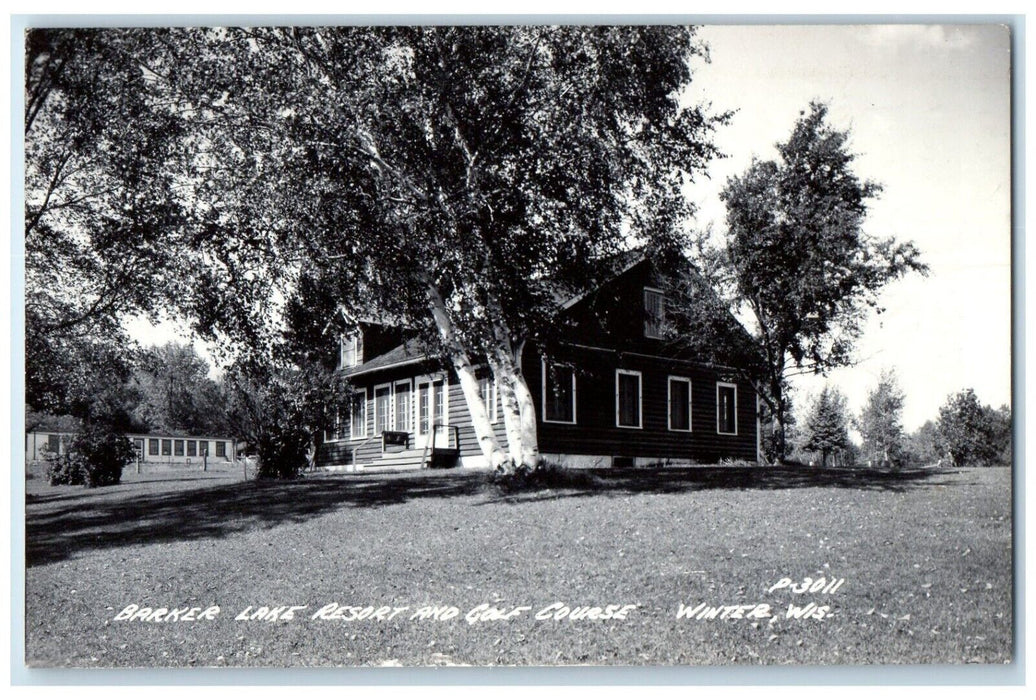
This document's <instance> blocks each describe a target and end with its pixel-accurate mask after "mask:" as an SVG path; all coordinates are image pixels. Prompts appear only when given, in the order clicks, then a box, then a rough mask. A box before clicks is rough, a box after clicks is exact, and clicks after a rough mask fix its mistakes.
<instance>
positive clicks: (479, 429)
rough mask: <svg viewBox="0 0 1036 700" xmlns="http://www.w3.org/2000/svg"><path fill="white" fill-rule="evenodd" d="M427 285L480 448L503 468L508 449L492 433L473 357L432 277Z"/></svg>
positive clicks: (432, 306) (495, 467)
mask: <svg viewBox="0 0 1036 700" xmlns="http://www.w3.org/2000/svg"><path fill="white" fill-rule="evenodd" d="M426 286H427V289H428V303H429V307H430V308H431V311H432V317H433V318H434V319H435V325H436V326H437V327H438V329H439V333H440V335H441V336H442V339H443V342H444V343H445V344H446V347H447V349H448V351H449V354H450V362H451V364H452V365H453V370H454V371H455V372H456V373H457V379H458V380H459V381H460V388H461V391H462V392H463V393H464V402H465V403H466V404H467V407H468V413H469V414H470V415H471V425H472V427H473V428H474V429H475V438H476V439H477V440H478V446H479V449H481V450H482V455H483V456H484V457H485V458H486V461H487V462H489V466H490V467H492V468H493V469H498V468H501V466H502V465H504V464H506V463H507V461H508V458H507V453H506V452H504V450H503V449H502V448H501V447H500V443H499V442H497V439H496V435H495V434H494V433H493V426H492V424H491V423H490V422H489V412H488V411H487V410H486V404H485V402H484V401H483V400H482V395H481V393H480V392H479V388H478V380H477V379H476V378H475V370H474V368H473V367H472V365H471V359H470V358H469V357H468V353H467V352H465V351H464V349H463V347H462V346H461V344H460V343H459V342H458V340H457V337H456V334H455V332H454V329H453V323H452V321H451V320H450V317H449V314H448V313H447V310H446V304H445V303H444V302H443V299H442V295H441V294H440V293H439V289H438V288H437V287H436V286H435V284H433V283H432V282H431V280H426Z"/></svg>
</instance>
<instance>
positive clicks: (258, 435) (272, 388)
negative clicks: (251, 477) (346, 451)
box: [222, 353, 345, 479]
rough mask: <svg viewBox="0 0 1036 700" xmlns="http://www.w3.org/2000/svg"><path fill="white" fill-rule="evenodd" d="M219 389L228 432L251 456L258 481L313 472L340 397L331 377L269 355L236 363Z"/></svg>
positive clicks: (330, 373) (314, 366)
mask: <svg viewBox="0 0 1036 700" xmlns="http://www.w3.org/2000/svg"><path fill="white" fill-rule="evenodd" d="M222 385H223V393H224V395H225V396H226V398H227V421H228V424H229V428H230V430H231V432H233V434H234V435H235V436H237V437H239V438H241V439H243V440H245V442H246V443H247V444H248V445H249V446H250V448H251V449H252V450H254V451H255V456H256V457H257V458H258V470H257V472H256V476H257V477H259V478H281V479H286V478H294V477H297V476H299V475H300V474H302V472H303V471H304V470H305V469H306V468H307V467H311V466H313V465H314V464H315V459H316V453H317V451H318V450H319V449H320V445H321V443H322V441H323V431H324V429H326V428H327V427H329V426H330V425H332V424H333V422H334V418H335V412H336V411H337V410H338V407H339V404H340V403H341V397H342V396H344V394H345V392H344V387H343V381H342V379H341V377H340V376H339V375H337V374H336V373H335V372H334V371H331V370H328V369H327V368H326V367H322V366H320V365H319V364H309V365H303V366H299V365H297V364H293V363H291V362H287V361H284V360H283V359H282V358H279V357H276V356H275V355H274V354H265V355H263V354H259V353H252V354H250V355H249V356H247V357H242V358H240V359H239V360H238V361H237V362H235V363H234V364H233V365H232V366H231V367H230V368H229V369H228V370H227V371H226V373H225V374H224V376H223V378H222Z"/></svg>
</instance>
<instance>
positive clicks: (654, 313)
mask: <svg viewBox="0 0 1036 700" xmlns="http://www.w3.org/2000/svg"><path fill="white" fill-rule="evenodd" d="M664 326H665V294H664V293H663V292H662V290H661V289H653V288H651V287H644V337H646V338H662V337H663V335H664V333H663V328H664Z"/></svg>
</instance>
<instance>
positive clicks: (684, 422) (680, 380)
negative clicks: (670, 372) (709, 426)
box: [669, 377, 691, 432]
mask: <svg viewBox="0 0 1036 700" xmlns="http://www.w3.org/2000/svg"><path fill="white" fill-rule="evenodd" d="M669 429H670V430H683V431H687V432H690V430H691V380H690V379H687V378H686V377H669Z"/></svg>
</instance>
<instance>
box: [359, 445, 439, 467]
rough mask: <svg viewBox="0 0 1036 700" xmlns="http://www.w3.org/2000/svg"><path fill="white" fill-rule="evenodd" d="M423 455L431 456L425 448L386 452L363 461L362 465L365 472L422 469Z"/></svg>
mask: <svg viewBox="0 0 1036 700" xmlns="http://www.w3.org/2000/svg"><path fill="white" fill-rule="evenodd" d="M422 457H426V458H427V457H429V455H425V451H424V450H423V449H422V450H416V449H415V450H401V451H400V452H386V453H385V454H383V455H381V456H380V457H377V458H375V459H373V460H371V461H370V462H367V463H361V465H360V466H361V468H362V469H363V471H365V472H366V471H373V470H375V469H420V468H421V466H422V465H421V458H422Z"/></svg>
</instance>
